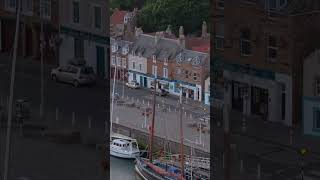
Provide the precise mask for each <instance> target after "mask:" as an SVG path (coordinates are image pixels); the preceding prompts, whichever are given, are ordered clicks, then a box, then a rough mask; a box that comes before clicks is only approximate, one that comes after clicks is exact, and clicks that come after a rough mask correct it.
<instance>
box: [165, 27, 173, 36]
mask: <svg viewBox="0 0 320 180" xmlns="http://www.w3.org/2000/svg"><path fill="white" fill-rule="evenodd" d="M166 33H167V34H169V35H172V31H171V25H168V27H167V29H166Z"/></svg>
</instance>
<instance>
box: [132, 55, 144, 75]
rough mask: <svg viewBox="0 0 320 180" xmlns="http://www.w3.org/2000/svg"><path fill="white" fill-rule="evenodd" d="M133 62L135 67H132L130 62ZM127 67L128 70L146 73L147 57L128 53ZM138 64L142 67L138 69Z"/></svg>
mask: <svg viewBox="0 0 320 180" xmlns="http://www.w3.org/2000/svg"><path fill="white" fill-rule="evenodd" d="M133 62H135V69H133V65H132V63H133ZM128 63H129V64H128V68H129V70H132V71H136V72H140V73H143V74H147V58H144V57H139V56H133V55H132V54H129V55H128ZM139 64H141V65H142V69H141V70H140V69H139Z"/></svg>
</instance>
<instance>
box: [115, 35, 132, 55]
mask: <svg viewBox="0 0 320 180" xmlns="http://www.w3.org/2000/svg"><path fill="white" fill-rule="evenodd" d="M110 44H111V46H113V45H115V46H118V50H117V51H116V52H112V53H122V48H123V47H126V46H128V47H129V52H130V49H131V48H132V44H133V42H130V41H125V40H117V39H114V38H110Z"/></svg>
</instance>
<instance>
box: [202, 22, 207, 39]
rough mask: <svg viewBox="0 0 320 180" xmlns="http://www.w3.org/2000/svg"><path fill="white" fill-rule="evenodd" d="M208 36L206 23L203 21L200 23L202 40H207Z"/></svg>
mask: <svg viewBox="0 0 320 180" xmlns="http://www.w3.org/2000/svg"><path fill="white" fill-rule="evenodd" d="M207 36H208V28H207V23H206V22H205V21H203V23H202V35H201V37H202V38H207Z"/></svg>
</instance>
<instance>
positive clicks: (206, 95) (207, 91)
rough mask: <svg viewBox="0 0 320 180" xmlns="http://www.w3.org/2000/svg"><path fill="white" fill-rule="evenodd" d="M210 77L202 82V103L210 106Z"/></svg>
mask: <svg viewBox="0 0 320 180" xmlns="http://www.w3.org/2000/svg"><path fill="white" fill-rule="evenodd" d="M210 102H211V98H210V76H209V77H208V78H207V79H206V80H205V82H204V103H205V104H206V105H210Z"/></svg>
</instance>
